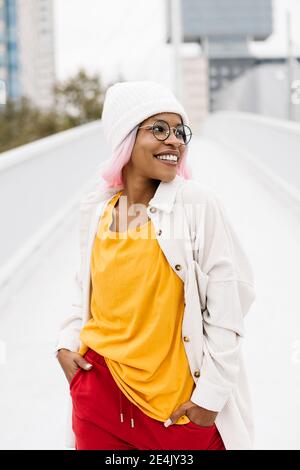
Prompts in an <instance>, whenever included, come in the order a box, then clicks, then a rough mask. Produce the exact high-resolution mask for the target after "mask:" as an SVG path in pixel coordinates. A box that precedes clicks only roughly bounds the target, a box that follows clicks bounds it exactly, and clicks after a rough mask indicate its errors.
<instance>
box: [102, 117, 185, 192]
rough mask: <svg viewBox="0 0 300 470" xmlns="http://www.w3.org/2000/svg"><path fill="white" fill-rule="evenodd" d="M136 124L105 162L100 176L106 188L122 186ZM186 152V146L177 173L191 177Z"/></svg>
mask: <svg viewBox="0 0 300 470" xmlns="http://www.w3.org/2000/svg"><path fill="white" fill-rule="evenodd" d="M137 130H138V126H136V127H135V128H134V129H133V130H132V131H131V132H130V133H129V134H128V135H127V137H125V139H124V140H123V141H122V142H121V144H120V145H119V147H117V149H116V150H115V151H114V152H113V155H112V158H110V159H109V161H108V162H107V166H106V169H105V170H104V171H103V172H102V173H101V176H102V178H103V179H104V180H105V181H106V188H107V189H108V188H114V187H116V186H122V187H123V186H124V182H123V178H122V169H123V167H124V166H125V165H126V163H128V162H129V160H130V158H131V153H132V150H133V147H134V143H135V139H136V134H137ZM187 153H188V148H187V147H186V148H185V149H184V153H183V156H182V160H181V163H180V165H179V167H177V171H176V173H177V175H179V176H182V177H183V178H184V179H191V177H192V176H191V170H190V169H189V167H188V166H187V162H186V160H187Z"/></svg>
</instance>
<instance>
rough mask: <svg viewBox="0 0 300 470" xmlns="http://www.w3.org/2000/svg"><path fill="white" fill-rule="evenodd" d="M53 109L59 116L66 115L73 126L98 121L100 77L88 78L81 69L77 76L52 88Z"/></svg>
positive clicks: (100, 90)
mask: <svg viewBox="0 0 300 470" xmlns="http://www.w3.org/2000/svg"><path fill="white" fill-rule="evenodd" d="M54 96H55V109H56V112H57V113H58V114H59V115H65V114H66V115H67V116H68V119H69V120H70V122H72V123H75V125H79V124H84V123H86V122H89V121H93V120H96V119H100V117H101V115H102V108H103V98H104V93H103V90H102V86H101V81H100V77H99V76H97V75H95V76H92V77H89V76H88V75H87V74H86V72H85V71H84V70H83V69H81V70H79V72H78V74H77V75H76V76H75V77H73V78H71V79H69V80H68V81H66V82H65V83H58V84H57V85H56V86H55V87H54Z"/></svg>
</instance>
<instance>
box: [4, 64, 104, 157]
mask: <svg viewBox="0 0 300 470" xmlns="http://www.w3.org/2000/svg"><path fill="white" fill-rule="evenodd" d="M53 93H54V104H53V106H52V108H50V109H48V110H42V109H39V108H38V107H36V106H35V105H34V104H33V103H32V102H31V101H30V100H29V99H28V98H26V97H22V98H21V99H20V100H19V101H18V102H14V101H11V100H8V101H7V103H6V105H5V106H3V107H2V108H1V107H0V152H4V151H6V150H9V149H12V148H14V147H18V146H20V145H24V144H26V143H29V142H33V141H34V140H37V139H41V138H42V137H46V136H48V135H51V134H55V133H57V132H61V131H63V130H66V129H69V128H71V127H75V126H79V125H81V124H85V123H87V122H90V121H94V120H97V119H100V118H101V115H102V109H103V98H104V93H105V91H104V90H103V89H102V86H101V80H100V77H99V76H97V75H94V76H91V77H90V76H88V75H87V73H86V72H85V71H84V70H83V69H81V70H79V72H78V73H77V74H76V75H75V76H74V77H71V78H70V79H68V80H66V81H65V82H62V83H56V84H55V86H54V89H53Z"/></svg>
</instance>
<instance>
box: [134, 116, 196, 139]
mask: <svg viewBox="0 0 300 470" xmlns="http://www.w3.org/2000/svg"><path fill="white" fill-rule="evenodd" d="M159 123H163V124H166V125H167V126H168V133H167V135H166V137H165V138H164V139H159V138H158V137H157V136H156V135H155V133H154V127H155V125H158V124H159ZM179 127H181V128H182V127H183V128H186V129H187V130H188V134H187V139H188V140H187V142H183V141H182V140H180V139H179V138H178V137H177V135H176V133H177V130H178V128H179ZM138 129H150V130H151V131H152V134H153V135H154V137H155V138H156V139H157V140H159V141H161V142H162V141H164V140H167V139H168V137H169V136H170V132H171V129H172V130H173V131H174V134H175V137H176V138H177V139H178V140H180V143H181V144H182V145H187V144H188V143H189V142H190V140H191V138H192V135H193V134H192V130H191V128H190V127H189V126H187V125H186V124H179V125H178V126H176V127H170V126H169V123H168V122H167V121H164V120H163V119H158V120H157V121H155V122H154V123H153V124H149V125H147V126H139V127H138Z"/></svg>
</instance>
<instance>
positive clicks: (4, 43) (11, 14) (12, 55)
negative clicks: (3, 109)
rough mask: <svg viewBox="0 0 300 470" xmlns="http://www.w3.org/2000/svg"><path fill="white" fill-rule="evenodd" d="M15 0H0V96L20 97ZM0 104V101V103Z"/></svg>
mask: <svg viewBox="0 0 300 470" xmlns="http://www.w3.org/2000/svg"><path fill="white" fill-rule="evenodd" d="M16 1H17V0H0V95H1V98H2V104H3V96H4V93H5V95H6V97H7V98H11V99H13V100H16V99H18V98H19V97H20V84H19V56H18V38H17V34H18V32H17V8H16ZM0 104H1V101H0Z"/></svg>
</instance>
